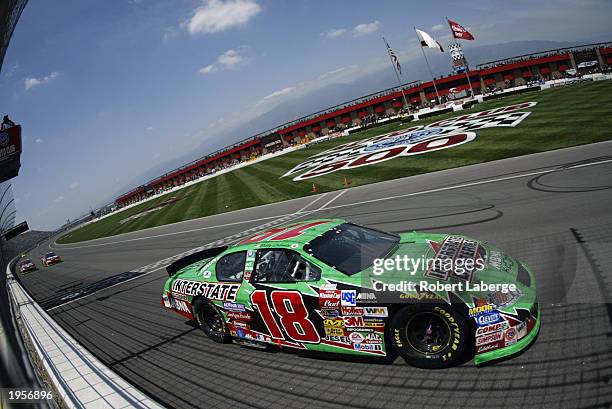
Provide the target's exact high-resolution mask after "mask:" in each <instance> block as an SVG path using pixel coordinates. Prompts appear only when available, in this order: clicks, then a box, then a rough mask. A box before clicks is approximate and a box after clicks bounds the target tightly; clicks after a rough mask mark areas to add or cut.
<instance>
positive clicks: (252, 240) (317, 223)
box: [238, 219, 346, 245]
mask: <svg viewBox="0 0 612 409" xmlns="http://www.w3.org/2000/svg"><path fill="white" fill-rule="evenodd" d="M342 223H346V220H343V219H317V220H306V221H303V222H295V223H290V224H287V225H284V226H279V227H274V228H271V229H268V230H264V231H261V232H259V233H256V234H255V235H254V236H251V237H249V238H247V239H244V240H242V241H241V242H240V243H238V245H246V244H256V243H264V242H265V243H278V244H280V242H285V243H286V242H289V243H298V244H306V243H309V242H310V241H311V240H313V239H315V238H317V237H319V236H320V235H322V234H323V233H325V232H327V231H328V230H330V229H332V228H334V227H336V226H338V225H340V224H342Z"/></svg>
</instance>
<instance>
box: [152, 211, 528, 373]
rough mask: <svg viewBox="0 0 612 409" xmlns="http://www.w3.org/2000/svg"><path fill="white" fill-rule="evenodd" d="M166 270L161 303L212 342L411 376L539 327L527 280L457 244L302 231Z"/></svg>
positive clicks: (487, 251) (428, 237)
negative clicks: (384, 364)
mask: <svg viewBox="0 0 612 409" xmlns="http://www.w3.org/2000/svg"><path fill="white" fill-rule="evenodd" d="M415 261H416V262H415ZM442 261H453V262H454V263H455V264H454V265H451V267H450V268H447V267H444V263H440V262H442ZM458 261H461V263H458ZM468 261H470V262H469V263H468ZM459 264H461V265H459ZM411 266H412V267H414V268H412V267H411ZM470 266H471V267H470ZM475 266H478V267H475ZM406 267H408V268H407V269H406ZM167 270H168V273H169V275H170V277H169V278H168V280H167V281H166V283H165V285H164V289H163V294H162V304H163V305H164V306H165V307H166V308H169V309H171V310H173V311H175V312H177V313H179V314H181V315H183V316H185V317H187V318H189V319H193V320H195V321H196V322H197V324H198V325H199V327H200V328H201V329H202V330H203V331H204V333H206V335H208V336H209V337H210V338H212V339H213V340H215V341H217V342H222V343H225V342H231V341H234V342H237V343H242V344H250V345H277V346H279V347H282V348H296V349H300V350H308V351H317V352H334V353H342V354H353V355H360V356H379V357H380V356H395V354H396V353H397V354H399V355H400V356H402V357H403V358H404V359H405V360H406V361H407V362H408V363H409V364H411V365H414V366H418V367H422V368H444V367H449V366H452V365H456V364H459V363H462V362H465V361H466V360H468V359H470V358H474V361H475V362H476V364H480V363H484V362H487V361H492V360H495V359H498V358H501V357H506V356H509V355H513V354H515V353H517V352H519V351H522V350H524V349H526V348H527V347H528V346H529V345H530V344H531V342H532V341H533V340H534V339H535V337H536V335H537V333H538V331H539V327H540V317H539V310H538V304H537V301H536V284H535V277H534V275H533V273H532V272H531V271H530V270H529V269H528V268H527V267H526V266H525V265H524V264H522V263H520V262H518V261H516V260H514V259H513V258H511V257H509V256H508V255H506V254H504V253H503V252H502V251H501V250H499V249H497V248H495V247H493V246H491V245H489V244H488V243H486V242H481V241H477V240H474V239H471V238H468V237H465V236H461V235H454V234H453V235H447V234H431V233H419V232H405V233H400V234H398V235H396V234H389V233H385V232H381V231H378V230H374V229H370V228H367V227H362V226H358V225H356V224H352V223H348V222H346V221H345V220H340V219H324V220H312V221H305V222H299V223H293V224H290V225H287V226H283V227H278V228H274V229H271V230H268V231H265V232H262V233H260V234H257V235H255V236H253V237H250V238H248V239H246V240H243V241H242V242H240V243H238V245H236V246H233V247H230V248H228V247H220V248H213V249H208V250H204V251H201V252H198V253H194V254H192V255H190V256H187V257H185V258H183V259H180V260H178V261H176V262H175V263H173V264H172V265H170V266H169V267H168V268H167Z"/></svg>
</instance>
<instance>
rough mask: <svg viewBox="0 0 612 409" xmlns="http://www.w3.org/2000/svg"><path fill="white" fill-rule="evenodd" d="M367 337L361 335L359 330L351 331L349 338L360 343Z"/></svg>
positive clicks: (354, 342)
mask: <svg viewBox="0 0 612 409" xmlns="http://www.w3.org/2000/svg"><path fill="white" fill-rule="evenodd" d="M364 339H365V338H364V337H363V335H361V334H360V333H359V332H351V333H350V334H349V340H350V341H351V342H352V343H353V344H359V343H361V342H363V340H364Z"/></svg>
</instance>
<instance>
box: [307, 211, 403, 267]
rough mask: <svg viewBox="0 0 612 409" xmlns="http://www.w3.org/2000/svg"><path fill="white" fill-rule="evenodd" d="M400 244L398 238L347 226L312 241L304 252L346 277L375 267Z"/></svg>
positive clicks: (344, 225) (330, 231) (338, 227)
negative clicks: (376, 260) (377, 260)
mask: <svg viewBox="0 0 612 409" xmlns="http://www.w3.org/2000/svg"><path fill="white" fill-rule="evenodd" d="M397 243H399V237H398V236H396V235H393V234H389V233H383V232H381V231H378V230H373V229H368V228H365V227H361V226H357V225H354V224H350V223H344V224H341V225H339V226H337V227H334V228H333V229H331V230H329V231H327V232H325V233H324V234H323V235H321V236H319V237H317V238H316V239H314V240H312V241H311V242H310V243H309V244H307V245H306V246H305V247H304V250H306V251H307V252H309V253H310V254H312V255H313V256H314V257H316V258H317V259H319V260H321V261H323V262H324V263H326V264H328V265H330V266H332V267H335V268H336V269H337V270H339V271H341V272H343V273H344V274H347V275H353V274H356V273H358V272H360V271H363V270H365V269H366V268H368V267H371V266H372V265H374V260H375V259H377V258H382V257H385V256H386V255H387V254H389V253H390V252H391V250H392V249H393V248H394V247H395V246H396V244H397Z"/></svg>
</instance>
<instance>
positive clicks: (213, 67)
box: [199, 64, 217, 74]
mask: <svg viewBox="0 0 612 409" xmlns="http://www.w3.org/2000/svg"><path fill="white" fill-rule="evenodd" d="M215 71H217V66H216V65H215V64H210V65H207V66H206V67H202V68H200V70H199V72H200V74H210V73H211V72H215Z"/></svg>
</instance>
